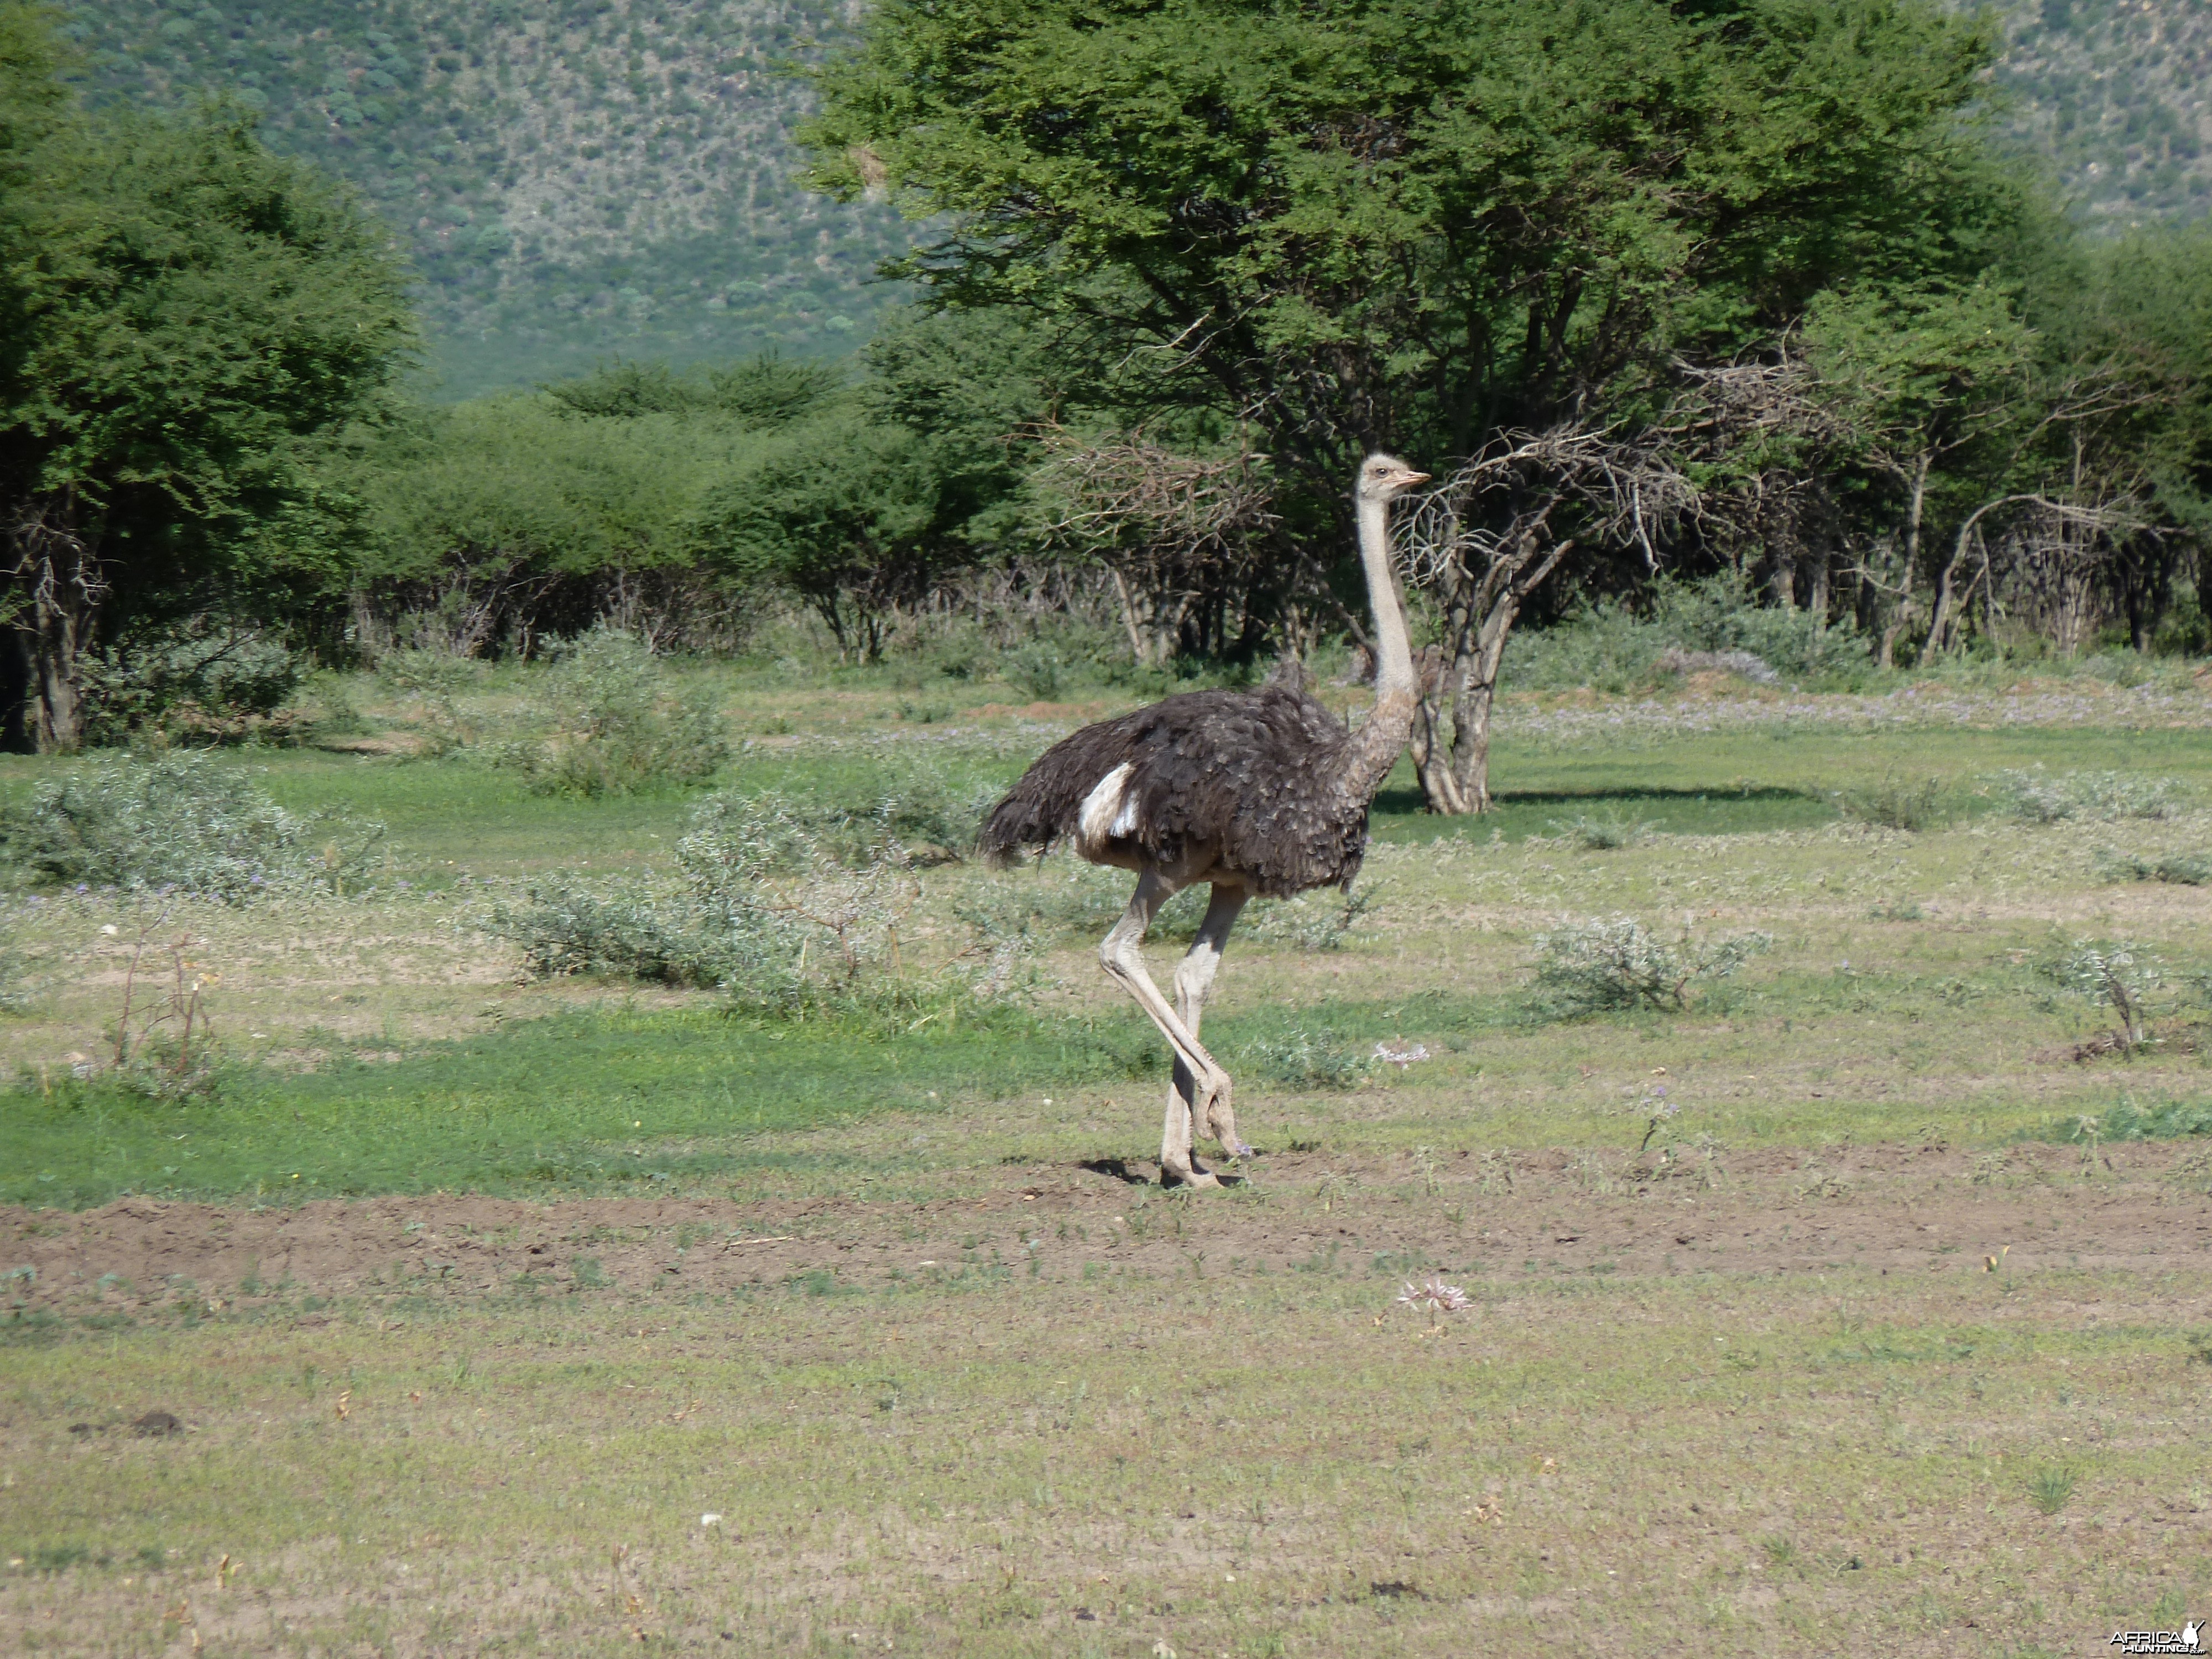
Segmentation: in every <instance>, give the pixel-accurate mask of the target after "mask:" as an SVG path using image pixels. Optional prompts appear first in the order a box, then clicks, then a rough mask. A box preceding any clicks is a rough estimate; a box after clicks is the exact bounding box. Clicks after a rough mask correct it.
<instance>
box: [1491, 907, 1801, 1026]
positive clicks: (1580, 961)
mask: <svg viewBox="0 0 2212 1659" xmlns="http://www.w3.org/2000/svg"><path fill="white" fill-rule="evenodd" d="M1773 943H1774V940H1773V938H1772V936H1771V935H1770V934H1766V933H1735V934H1732V935H1730V936H1729V938H1727V939H1720V940H1717V941H1714V942H1711V943H1698V942H1695V941H1692V939H1690V938H1689V937H1688V935H1686V934H1685V935H1684V936H1683V938H1682V939H1680V941H1679V942H1678V943H1676V944H1674V945H1668V944H1667V943H1665V942H1664V941H1663V940H1662V939H1660V938H1659V937H1658V936H1657V935H1656V933H1652V932H1651V931H1650V929H1649V928H1647V927H1644V924H1643V923H1642V922H1640V921H1637V920H1636V919H1635V918H1634V917H1632V916H1624V915H1615V916H1612V917H1607V918H1593V919H1591V920H1589V921H1571V922H1567V923H1565V924H1563V925H1562V926H1560V927H1557V928H1555V929H1553V931H1552V932H1550V933H1543V934H1540V935H1539V936H1538V938H1537V939H1536V950H1537V952H1538V961H1537V964H1536V976H1535V989H1536V991H1537V993H1538V995H1539V998H1540V999H1541V1001H1542V1002H1543V1003H1544V1004H1545V1005H1547V1007H1548V1008H1549V1010H1550V1011H1551V1012H1553V1013H1555V1014H1557V1015H1560V1016H1564V1017H1567V1018H1572V1017H1575V1016H1578V1015H1583V1014H1592V1013H1599V1012H1604V1011H1606V1010H1608V1009H1619V1008H1657V1009H1664V1010H1674V1009H1680V1008H1682V1007H1685V1006H1687V1005H1688V1002H1689V997H1690V987H1692V985H1694V984H1696V983H1697V982H1698V981H1702V980H1719V979H1726V978H1728V977H1729V975H1732V974H1734V973H1735V971H1736V969H1739V968H1741V967H1742V966H1743V964H1744V963H1746V962H1747V961H1749V960H1750V959H1751V958H1752V957H1754V956H1756V955H1758V954H1759V952H1760V951H1765V950H1766V949H1768V948H1770V947H1771V945H1773Z"/></svg>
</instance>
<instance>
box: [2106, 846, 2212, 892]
mask: <svg viewBox="0 0 2212 1659" xmlns="http://www.w3.org/2000/svg"><path fill="white" fill-rule="evenodd" d="M2096 862H2097V873H2098V875H2099V876H2100V877H2101V878H2103V879H2105V880H2106V881H2163V882H2170V883H2172V884H2173V885H2175V886H2177V887H2203V886H2207V885H2212V859H2208V858H2206V857H2204V856H2203V855H2202V854H2194V853H2168V854H2166V855H2165V856H2164V857H2163V858H2155V859H2147V858H2143V857H2142V856H2141V855H2139V854H2135V853H2115V852H2112V851H2111V850H2110V849H2109V848H2100V850H2099V851H2098V853H2097V855H2096Z"/></svg>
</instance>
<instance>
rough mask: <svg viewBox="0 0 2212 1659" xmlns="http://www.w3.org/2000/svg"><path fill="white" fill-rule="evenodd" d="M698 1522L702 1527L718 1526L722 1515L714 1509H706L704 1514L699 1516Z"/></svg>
mask: <svg viewBox="0 0 2212 1659" xmlns="http://www.w3.org/2000/svg"><path fill="white" fill-rule="evenodd" d="M699 1524H700V1525H701V1526H702V1527H719V1526H720V1525H721V1524H722V1517H721V1516H719V1515H717V1514H715V1513H714V1510H708V1511H707V1513H706V1514H704V1515H702V1516H700V1517H699Z"/></svg>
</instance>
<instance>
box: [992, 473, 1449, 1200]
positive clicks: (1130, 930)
mask: <svg viewBox="0 0 2212 1659" xmlns="http://www.w3.org/2000/svg"><path fill="white" fill-rule="evenodd" d="M1427 476H1428V475H1427V474H1426V473H1423V472H1416V471H1413V469H1412V468H1411V467H1409V466H1407V465H1406V464H1405V463H1404V462H1403V461H1400V460H1395V459H1392V458H1391V457H1389V456H1388V455H1370V456H1369V457H1368V459H1367V460H1366V461H1365V463H1364V464H1363V465H1361V467H1360V469H1359V477H1358V483H1357V484H1356V485H1355V487H1354V489H1353V490H1352V499H1353V501H1354V503H1355V505H1356V507H1357V509H1358V524H1359V556H1360V561H1361V562H1362V563H1363V564H1364V567H1365V568H1366V573H1367V598H1368V603H1369V604H1370V606H1371V607H1372V608H1373V611H1374V614H1375V635H1376V675H1375V708H1374V712H1373V713H1372V714H1370V715H1369V717H1368V719H1367V721H1366V723H1365V724H1364V725H1363V726H1360V727H1359V729H1358V731H1356V732H1351V731H1346V729H1345V726H1344V725H1343V723H1342V722H1341V721H1340V720H1338V719H1337V718H1336V716H1335V715H1334V714H1330V713H1329V711H1328V709H1327V708H1323V707H1322V705H1321V704H1320V703H1319V702H1316V701H1315V700H1314V699H1313V698H1311V697H1309V696H1305V695H1304V693H1303V692H1299V691H1294V690H1286V689H1284V688H1282V687H1279V686H1268V687H1265V688H1263V689H1261V690H1257V691H1191V692H1186V693H1184V694H1183V695H1182V696H1175V697H1170V698H1168V699H1167V700H1166V701H1164V702H1156V703H1154V704H1152V706H1151V707H1150V708H1139V709H1138V710H1136V711H1135V712H1134V713H1133V714H1124V715H1122V716H1121V718H1120V719H1118V720H1101V721H1100V722H1098V723H1097V725H1095V726H1085V727H1084V728H1083V729H1082V730H1081V731H1079V732H1076V733H1074V735H1073V736H1072V737H1068V738H1063V739H1062V740H1061V741H1060V742H1059V743H1056V744H1054V745H1053V746H1052V747H1051V748H1050V749H1048V750H1046V751H1045V752H1044V753H1043V755H1042V756H1041V757H1039V758H1038V760H1037V762H1036V764H1035V765H1034V766H1032V767H1030V769H1029V770H1028V771H1027V772H1026V773H1025V774H1024V775H1023V777H1022V781H1020V782H1019V783H1018V784H1016V785H1015V786H1014V787H1013V789H1012V792H1010V793H1008V794H1007V796H1006V799H1004V800H1002V801H1000V803H999V804H998V805H997V806H996V807H994V809H993V810H992V812H991V816H990V817H989V818H988V819H987V821H986V823H985V824H984V826H983V836H982V849H983V854H984V856H985V858H986V859H987V860H989V861H990V862H991V863H993V864H994V865H997V866H1000V867H1004V866H1007V865H1010V864H1012V862H1014V860H1016V859H1018V857H1019V856H1020V854H1021V853H1022V851H1023V850H1024V848H1036V849H1037V851H1038V852H1039V853H1040V854H1042V852H1043V851H1044V850H1046V849H1047V848H1050V846H1051V845H1052V843H1053V842H1054V841H1056V840H1059V839H1060V838H1061V837H1062V836H1065V837H1066V838H1067V839H1069V840H1070V841H1072V842H1074V844H1075V850H1076V852H1077V853H1078V854H1080V855H1081V856H1082V857H1083V858H1085V859H1086V860H1089V861H1090V862H1091V863H1093V864H1103V865H1109V866H1114V867H1115V868H1118V869H1122V870H1129V871H1133V872H1135V873H1136V877H1137V890H1136V894H1135V896H1133V898H1131V899H1130V901H1129V908H1128V909H1127V910H1126V911H1125V912H1123V913H1122V916H1121V921H1118V922H1116V923H1115V925H1114V928H1113V931H1112V932H1111V933H1108V934H1107V935H1106V938H1105V939H1104V941H1103V943H1102V944H1101V945H1099V947H1098V962H1099V965H1100V966H1101V967H1103V969H1105V970H1106V972H1107V973H1108V974H1109V975H1110V976H1111V977H1113V978H1114V979H1115V980H1116V981H1119V982H1120V983H1121V987H1122V988H1123V989H1124V990H1126V991H1127V992H1128V993H1129V994H1130V995H1131V996H1133V997H1134V998H1135V999H1136V1000H1137V1003H1138V1006H1139V1007H1141V1008H1143V1009H1144V1011H1145V1012H1146V1014H1148V1015H1149V1016H1151V1018H1152V1023H1153V1024H1155V1025H1157V1026H1158V1027H1159V1029H1160V1035H1161V1036H1164V1037H1165V1038H1166V1039H1167V1041H1168V1046H1169V1047H1170V1048H1172V1049H1173V1050H1174V1051H1175V1081H1174V1083H1173V1084H1172V1085H1170V1088H1169V1091H1168V1103H1167V1121H1166V1124H1165V1127H1164V1128H1163V1130H1162V1131H1161V1138H1160V1178H1161V1180H1162V1181H1163V1182H1184V1183H1187V1184H1188V1185H1191V1186H1194V1187H1212V1186H1218V1184H1219V1182H1218V1181H1217V1180H1216V1178H1215V1177H1214V1176H1213V1175H1212V1173H1211V1172H1210V1171H1208V1170H1205V1169H1202V1168H1200V1166H1199V1165H1197V1164H1195V1163H1194V1160H1193V1157H1192V1146H1193V1142H1194V1139H1196V1138H1197V1137H1199V1136H1201V1135H1211V1136H1212V1137H1213V1138H1214V1139H1218V1141H1219V1142H1220V1143H1221V1146H1222V1150H1223V1151H1224V1152H1226V1153H1227V1154H1228V1155H1229V1156H1230V1157H1231V1158H1239V1157H1243V1156H1244V1155H1245V1154H1247V1153H1249V1152H1250V1151H1251V1148H1250V1147H1249V1146H1245V1145H1244V1143H1243V1141H1242V1140H1240V1139H1238V1138H1237V1119H1236V1116H1235V1115H1234V1113H1233V1112H1232V1111H1231V1106H1230V1081H1229V1073H1226V1072H1225V1071H1224V1070H1222V1068H1221V1066H1220V1064H1219V1063H1218V1061H1216V1060H1214V1058H1213V1056H1212V1055H1211V1054H1208V1053H1206V1049H1205V1048H1204V1047H1203V1046H1202V1045H1201V1044H1200V1042H1199V1040H1198V1030H1199V1021H1200V1017H1201V1015H1202V1014H1203V1012H1204V1011H1205V1004H1206V993H1207V991H1208V990H1210V989H1211V988H1212V984H1213V976H1214V974H1215V972H1216V970H1217V969H1218V968H1219V967H1220V965H1221V952H1222V951H1223V949H1224V947H1225V945H1227V944H1228V940H1229V930H1230V929H1231V927H1235V926H1236V924H1237V915H1238V914H1239V913H1240V912H1241V911H1242V910H1243V908H1244V906H1245V904H1246V903H1247V902H1249V901H1250V900H1251V899H1253V898H1255V897H1267V898H1285V897H1288V896H1291V894H1293V893H1302V892H1305V891H1307V890H1310V889H1312V888H1316V887H1328V886H1344V887H1349V886H1350V885H1351V884H1352V878H1354V877H1355V876H1357V875H1358V873H1359V864H1360V859H1361V857H1362V855H1363V854H1364V852H1365V850H1366V846H1367V809H1368V805H1369V804H1370V802H1371V801H1373V800H1374V799H1375V793H1376V791H1377V790H1378V789H1380V788H1381V787H1383V779H1384V778H1385V777H1387V776H1389V772H1390V769H1391V767H1392V766H1394V765H1395V764H1396V763H1397V759H1398V754H1399V751H1400V750H1402V749H1403V748H1404V747H1405V746H1406V739H1407V736H1408V734H1409V733H1410V732H1412V730H1413V690H1414V687H1413V653H1412V652H1411V650H1410V649H1409V647H1408V646H1407V639H1406V619H1405V617H1404V614H1403V613H1402V612H1401V611H1400V609H1399V607H1398V592H1397V588H1396V586H1395V584H1394V583H1393V582H1392V580H1391V578H1390V535H1389V528H1390V526H1389V513H1390V501H1391V500H1392V499H1393V498H1394V497H1395V496H1396V495H1399V494H1400V493H1401V492H1402V491H1404V490H1406V489H1410V488H1411V487H1412V486H1413V485H1414V484H1417V483H1420V482H1421V481H1422V479H1424V478H1425V477H1427ZM1201 881H1202V882H1206V883H1207V884H1210V885H1211V887H1212V902H1209V903H1208V904H1207V906H1206V919H1205V921H1202V922H1200V924H1199V929H1198V937H1197V939H1194V941H1192V944H1191V947H1190V954H1189V955H1188V956H1187V957H1184V958H1183V961H1182V966H1180V967H1179V968H1177V969H1176V974H1175V994H1176V1000H1175V1003H1174V1005H1173V1006H1170V1004H1169V1002H1168V1000H1167V999H1166V998H1165V997H1164V996H1163V995H1161V994H1160V989H1159V987H1158V986H1157V985H1155V984H1154V983H1153V982H1152V975H1150V974H1148V973H1147V972H1146V969H1145V959H1144V953H1143V948H1142V947H1143V945H1144V940H1145V934H1146V932H1147V931H1149V929H1150V928H1151V927H1152V918H1153V917H1154V916H1155V915H1158V912H1159V908H1160V906H1161V905H1163V904H1164V903H1165V902H1167V901H1168V900H1169V899H1170V898H1172V897H1173V896H1175V895H1176V893H1178V892H1180V891H1182V889H1184V888H1186V887H1188V886H1192V885H1194V884H1196V883H1198V882H1201Z"/></svg>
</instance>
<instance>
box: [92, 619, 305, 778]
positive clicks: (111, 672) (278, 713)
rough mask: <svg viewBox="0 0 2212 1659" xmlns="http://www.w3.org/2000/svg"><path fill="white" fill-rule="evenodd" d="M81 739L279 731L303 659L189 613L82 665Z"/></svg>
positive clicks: (263, 638)
mask: <svg viewBox="0 0 2212 1659" xmlns="http://www.w3.org/2000/svg"><path fill="white" fill-rule="evenodd" d="M83 668H84V694H85V708H86V718H85V740H86V741H87V742H88V743H89V744H94V745H98V746H105V745H108V744H120V743H124V742H126V741H128V740H129V739H130V738H131V737H133V736H135V735H137V734H140V733H143V732H160V733H161V735H162V736H163V737H165V738H168V739H169V740H170V741H172V742H176V743H207V744H225V743H246V742H251V741H254V740H256V739H271V738H286V737H289V736H290V735H292V732H293V730H294V728H295V726H296V725H297V724H298V721H297V718H296V716H295V715H291V714H288V712H287V711H286V710H285V708H284V705H285V704H286V703H287V702H289V701H290V699H291V697H292V695H293V693H294V692H295V691H296V690H298V689H299V686H300V681H301V676H302V675H303V673H304V672H305V665H304V664H303V663H302V662H301V659H300V658H299V657H298V656H297V655H296V654H295V653H294V652H293V651H292V650H291V648H290V647H288V646H287V645H286V644H285V643H284V642H283V641H282V640H280V639H277V638H275V637H273V636H271V635H270V634H268V633H267V632H266V631H264V630H263V629H256V628H250V627H240V626H236V625H233V624H226V623H212V622H210V621H209V620H207V619H206V618H204V617H197V618H194V619H193V620H191V621H190V622H186V623H175V624H172V625H170V626H167V627H164V628H161V629H156V630H154V631H152V632H150V633H146V634H142V635H137V636H134V637H131V638H128V639H125V640H124V641H121V642H120V643H118V644H117V645H115V646H112V647H109V648H108V649H107V650H106V651H104V652H101V653H100V654H99V655H97V656H96V657H94V658H92V659H89V660H88V661H87V662H86V663H85V664H84V665H83Z"/></svg>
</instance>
